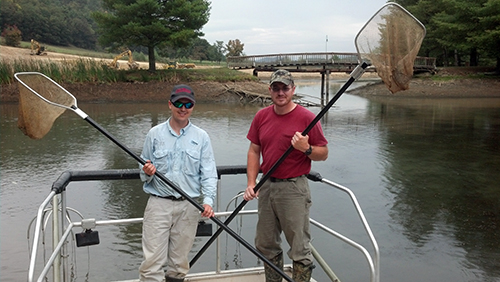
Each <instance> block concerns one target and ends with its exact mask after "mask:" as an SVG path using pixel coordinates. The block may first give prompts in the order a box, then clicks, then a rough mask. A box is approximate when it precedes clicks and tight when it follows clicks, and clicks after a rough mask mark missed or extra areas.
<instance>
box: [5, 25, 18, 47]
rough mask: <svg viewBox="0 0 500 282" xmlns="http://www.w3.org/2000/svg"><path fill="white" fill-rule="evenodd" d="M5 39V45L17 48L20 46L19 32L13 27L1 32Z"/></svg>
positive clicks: (9, 26)
mask: <svg viewBox="0 0 500 282" xmlns="http://www.w3.org/2000/svg"><path fill="white" fill-rule="evenodd" d="M2 36H3V37H4V38H5V45H7V46H12V47H19V46H20V45H21V38H22V37H21V31H20V30H19V29H18V28H17V26H15V25H8V26H7V27H5V28H4V30H3V31H2Z"/></svg>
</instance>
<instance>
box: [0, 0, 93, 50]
mask: <svg viewBox="0 0 500 282" xmlns="http://www.w3.org/2000/svg"><path fill="white" fill-rule="evenodd" d="M99 1H100V0H87V1H79V0H67V1H64V3H61V1H60V0H46V1H38V0H15V1H14V0H0V2H1V3H0V6H1V7H2V9H0V26H5V25H16V26H17V27H18V28H19V29H20V30H21V31H22V40H24V41H30V40H31V39H35V40H37V41H39V42H43V43H44V44H53V45H59V46H69V45H74V46H78V47H82V48H87V49H95V48H96V42H97V35H96V34H95V32H94V28H93V25H94V23H93V21H92V19H91V18H90V11H91V10H92V9H98V8H99Z"/></svg>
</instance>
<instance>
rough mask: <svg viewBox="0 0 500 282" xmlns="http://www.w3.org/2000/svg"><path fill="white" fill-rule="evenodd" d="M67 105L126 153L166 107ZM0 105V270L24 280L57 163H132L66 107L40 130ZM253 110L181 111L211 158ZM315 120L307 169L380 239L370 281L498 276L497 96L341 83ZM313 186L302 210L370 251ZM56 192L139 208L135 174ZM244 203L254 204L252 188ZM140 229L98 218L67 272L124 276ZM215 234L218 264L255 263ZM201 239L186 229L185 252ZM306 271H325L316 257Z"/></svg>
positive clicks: (203, 262)
mask: <svg viewBox="0 0 500 282" xmlns="http://www.w3.org/2000/svg"><path fill="white" fill-rule="evenodd" d="M335 87H338V85H336V84H335V83H332V92H334V91H336V90H335ZM319 88H320V86H319V83H318V82H317V81H302V82H299V83H298V89H297V92H299V93H304V94H308V95H312V96H319V95H318V93H319ZM79 107H80V108H81V109H82V110H83V111H84V112H86V113H87V114H88V115H89V116H90V117H92V119H94V120H95V121H96V122H97V123H99V124H100V125H101V126H102V127H104V128H105V129H106V130H108V131H109V132H110V133H111V134H112V135H113V136H115V137H116V138H117V139H118V140H120V141H121V142H122V143H123V144H125V145H126V146H128V147H129V148H131V149H132V150H133V151H135V152H137V153H140V150H141V148H142V143H143V140H144V136H145V134H146V133H147V131H148V130H149V128H150V127H151V126H152V125H155V124H157V123H159V122H162V121H164V120H165V119H166V118H167V117H168V108H167V105H166V104H138V105H133V104H106V105H102V104H83V105H79ZM0 109H1V121H0V126H1V131H0V154H1V170H0V172H1V190H0V210H1V219H0V224H1V227H0V232H1V233H0V234H1V237H0V253H1V258H0V260H1V269H0V280H1V281H25V280H26V277H27V269H28V261H29V255H28V254H29V252H28V249H29V247H31V246H29V245H28V240H27V237H28V234H27V228H28V225H29V223H30V221H31V220H32V218H33V217H34V216H35V214H36V212H37V209H38V206H39V205H40V203H41V202H42V200H43V199H45V197H46V196H47V195H48V193H49V191H50V187H51V185H52V183H53V182H54V181H55V180H56V179H57V177H59V175H60V174H61V173H62V172H64V171H66V170H97V169H121V168H137V164H136V162H135V161H134V160H133V159H132V158H131V157H130V156H128V155H127V154H125V153H124V152H123V151H122V150H121V149H120V148H118V147H117V146H116V145H114V144H113V143H112V142H111V141H109V140H108V139H107V138H106V137H104V136H103V135H102V134H100V133H99V132H98V131H97V130H95V129H94V128H93V127H91V126H90V125H89V124H88V123H87V122H85V121H83V120H82V119H81V118H79V117H78V116H77V115H75V114H74V113H73V112H66V113H64V114H63V115H62V116H61V117H59V118H58V119H57V120H56V122H55V124H54V126H53V127H52V130H51V131H50V132H49V134H48V135H46V136H45V137H44V138H43V139H41V140H31V139H29V138H28V137H26V136H24V135H23V134H22V133H21V131H20V130H19V129H17V126H16V124H17V105H4V104H3V105H0ZM258 109H259V107H258V106H238V105H204V104H199V105H197V106H196V108H195V112H194V114H193V118H192V121H193V122H194V123H195V124H197V125H199V126H201V127H202V128H204V129H205V130H207V131H208V133H209V134H210V136H211V138H212V142H213V147H214V150H215V156H216V161H217V164H218V165H244V164H245V162H246V152H247V149H248V145H249V144H248V141H247V140H246V138H245V136H246V132H247V130H248V127H249V125H250V122H251V120H252V117H253V116H254V114H255V112H256V111H257V110H258ZM311 110H312V111H313V112H315V113H318V112H319V109H318V108H311ZM321 122H322V125H323V128H324V131H325V134H326V136H327V139H328V140H329V143H330V144H329V149H330V156H329V159H328V160H327V161H326V162H317V163H314V165H313V170H315V171H318V172H320V173H321V174H322V175H323V177H325V178H328V179H330V180H332V181H335V182H337V183H339V184H342V185H344V186H347V187H349V188H350V189H352V190H353V191H354V193H355V194H356V196H357V198H358V200H359V202H360V204H361V207H362V208H363V210H364V212H365V215H366V217H367V220H368V222H369V224H370V226H371V228H372V229H373V232H374V235H375V237H376V239H377V240H378V244H379V247H380V251H381V266H380V268H381V281H384V282H400V281H454V282H462V281H463V282H466V281H500V99H419V98H392V99H390V98H383V99H382V98H378V99H371V100H368V99H365V98H360V97H357V96H352V95H348V94H344V95H343V96H342V97H341V98H340V99H339V100H338V102H337V103H336V105H335V106H334V107H333V108H332V109H330V111H329V112H328V113H327V115H325V117H324V118H323V120H322V121H321ZM228 183H229V185H226V186H225V188H224V189H225V190H224V192H223V195H222V197H221V198H222V201H221V202H222V203H223V206H222V207H220V209H221V210H225V209H226V204H227V203H228V202H229V199H231V198H232V197H233V196H234V195H236V194H237V193H238V192H239V191H242V190H244V189H245V186H246V178H245V177H244V176H241V177H240V176H235V177H230V179H229V180H228ZM226 187H227V188H226ZM312 194H313V207H312V210H311V216H312V217H313V218H314V219H316V220H318V221H320V222H322V223H324V224H325V225H327V226H330V227H332V228H333V229H335V230H336V231H339V232H340V233H342V234H343V235H345V236H348V237H352V238H353V239H354V240H356V241H358V242H359V243H360V244H362V245H364V246H365V247H366V248H367V249H368V250H369V251H370V250H371V248H370V247H369V245H368V241H367V238H366V235H365V232H364V231H363V230H362V228H361V227H360V224H359V219H358V217H357V215H356V214H355V213H354V210H353V208H352V204H351V203H350V201H349V199H347V198H346V197H345V196H344V195H343V194H341V193H339V192H337V191H334V190H333V189H331V188H325V186H318V185H316V184H313V185H312ZM68 197H69V199H68V205H69V206H71V207H73V208H75V209H77V210H79V211H80V212H82V213H83V214H84V216H85V217H86V218H92V217H94V218H96V219H98V220H101V219H116V218H121V217H142V213H143V209H144V206H145V203H146V200H147V197H146V196H145V195H144V193H143V191H142V189H141V186H140V183H139V182H138V181H132V182H131V181H122V182H112V183H110V182H99V181H95V182H87V183H78V182H77V183H72V184H70V185H69V187H68ZM233 205H234V204H233ZM231 208H234V207H231ZM246 208H247V209H252V208H255V201H252V202H250V203H249V204H248V205H247V206H246ZM73 219H74V220H77V217H74V218H73ZM254 222H255V219H254V218H249V219H243V223H244V225H243V227H240V223H242V222H241V219H238V220H236V219H235V222H234V224H233V225H232V226H231V227H232V228H234V230H238V232H241V234H242V237H244V238H245V239H246V240H248V241H249V242H251V243H252V244H253V237H254V236H253V235H254V232H255V231H254V226H255V225H254ZM140 232H141V226H140V225H137V224H136V225H127V226H119V227H103V228H100V229H99V233H100V239H101V244H100V245H99V246H93V247H90V248H88V252H90V254H91V258H90V262H89V261H88V258H87V254H88V253H87V249H86V248H79V249H78V250H77V252H78V255H77V257H78V258H77V262H76V263H78V269H77V271H78V276H77V278H76V281H85V275H86V273H87V271H88V268H89V267H88V265H89V263H90V265H91V266H90V274H89V281H110V280H120V279H133V278H136V277H137V268H138V266H139V264H140V261H141V256H142V252H141V245H140ZM31 237H32V234H30V235H29V238H30V239H31ZM220 237H221V239H222V240H221V242H222V243H221V244H223V246H224V245H225V246H227V247H228V251H226V252H225V253H223V254H222V255H223V257H222V259H223V261H224V263H225V264H226V265H228V267H230V268H235V267H238V266H240V265H243V266H254V265H257V264H259V262H258V261H257V259H256V258H254V257H253V256H252V255H251V254H249V253H248V251H246V250H245V249H244V248H242V247H240V246H238V244H237V243H236V242H235V241H234V240H233V239H232V238H230V237H229V238H228V236H227V235H225V233H223V234H222V235H221V236H220ZM203 240H204V239H203ZM203 244H204V241H200V240H197V242H196V246H195V250H194V251H193V253H194V252H196V249H199V248H200V247H201V246H202V245H203ZM313 244H314V246H315V247H316V248H317V249H319V251H320V252H321V253H322V255H323V256H324V257H325V259H326V260H327V261H328V262H331V263H332V265H331V267H332V269H333V270H334V271H335V272H336V274H337V275H338V276H339V278H340V279H341V280H342V281H369V277H368V274H367V264H366V261H365V260H364V258H363V257H362V256H361V255H360V254H359V252H358V251H355V250H352V249H351V248H349V247H347V246H346V245H345V244H343V243H340V242H337V241H336V240H332V239H331V237H329V236H325V235H324V234H322V233H320V232H317V231H316V230H313ZM284 246H285V250H286V248H287V246H286V243H285V244H284ZM323 250H325V251H326V252H327V253H323ZM46 256H47V258H48V254H46ZM213 256H214V254H213V252H210V250H209V251H207V253H206V254H205V255H204V256H203V257H202V258H201V259H200V261H199V262H198V263H197V264H196V265H195V267H194V269H193V271H199V270H210V269H212V268H213V266H214V264H213V262H212V260H213V258H214V257H213ZM240 260H243V263H241V262H240ZM315 276H316V277H317V278H316V279H317V280H319V281H327V278H326V276H325V275H324V274H323V273H321V271H319V270H318V268H317V270H316V271H315Z"/></svg>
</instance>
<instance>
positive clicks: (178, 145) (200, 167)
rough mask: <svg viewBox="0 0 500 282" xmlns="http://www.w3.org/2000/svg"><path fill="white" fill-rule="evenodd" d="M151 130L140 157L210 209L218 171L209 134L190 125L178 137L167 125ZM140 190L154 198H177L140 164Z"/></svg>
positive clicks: (168, 187)
mask: <svg viewBox="0 0 500 282" xmlns="http://www.w3.org/2000/svg"><path fill="white" fill-rule="evenodd" d="M169 121H170V119H169V120H167V121H166V122H164V123H161V124H158V125H157V126H155V127H153V128H151V130H150V131H149V132H148V134H147V135H146V140H145V141H144V147H143V149H142V154H141V158H142V159H143V160H150V161H151V162H152V163H153V164H154V165H155V167H156V170H157V171H158V172H160V173H162V174H163V175H164V176H165V177H166V178H167V179H169V180H170V181H171V182H173V183H175V184H176V185H177V186H178V187H179V188H181V189H182V190H183V191H184V192H186V194H187V195H188V196H190V197H192V198H197V197H200V196H203V204H209V205H210V206H212V207H213V203H214V200H215V193H216V189H217V168H216V165H215V158H214V153H213V149H212V144H211V142H210V137H209V136H208V133H207V132H206V131H204V130H203V129H201V128H199V127H197V126H195V125H193V124H192V123H191V122H189V124H188V125H187V126H186V127H184V128H183V129H181V131H180V134H177V133H176V132H175V131H174V130H173V129H172V128H171V127H170V123H169ZM139 167H140V175H141V180H142V181H143V182H144V186H143V189H144V191H145V192H146V193H148V194H154V195H157V196H174V197H180V196H181V195H180V194H179V193H177V192H176V191H175V190H174V189H173V188H172V187H170V186H169V185H168V184H166V183H165V182H163V181H162V180H161V179H160V178H158V177H156V176H155V175H152V176H148V175H147V174H145V173H144V171H143V170H142V165H141V164H139Z"/></svg>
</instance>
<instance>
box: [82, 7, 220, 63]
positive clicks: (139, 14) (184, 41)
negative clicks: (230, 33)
mask: <svg viewBox="0 0 500 282" xmlns="http://www.w3.org/2000/svg"><path fill="white" fill-rule="evenodd" d="M103 7H104V9H105V11H104V12H95V13H93V14H92V16H93V18H94V20H95V21H96V22H97V25H98V33H99V34H100V36H99V43H100V44H101V45H103V46H112V47H115V48H116V47H118V46H127V45H135V46H144V47H147V48H148V56H149V70H150V71H155V70H156V67H155V63H156V60H155V48H156V47H164V46H171V47H183V46H188V44H189V43H190V40H192V39H194V38H196V37H198V36H202V35H203V33H202V32H201V28H202V27H203V26H204V25H205V24H206V23H207V22H208V18H209V11H210V2H208V1H205V0H138V1H131V0H103Z"/></svg>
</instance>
